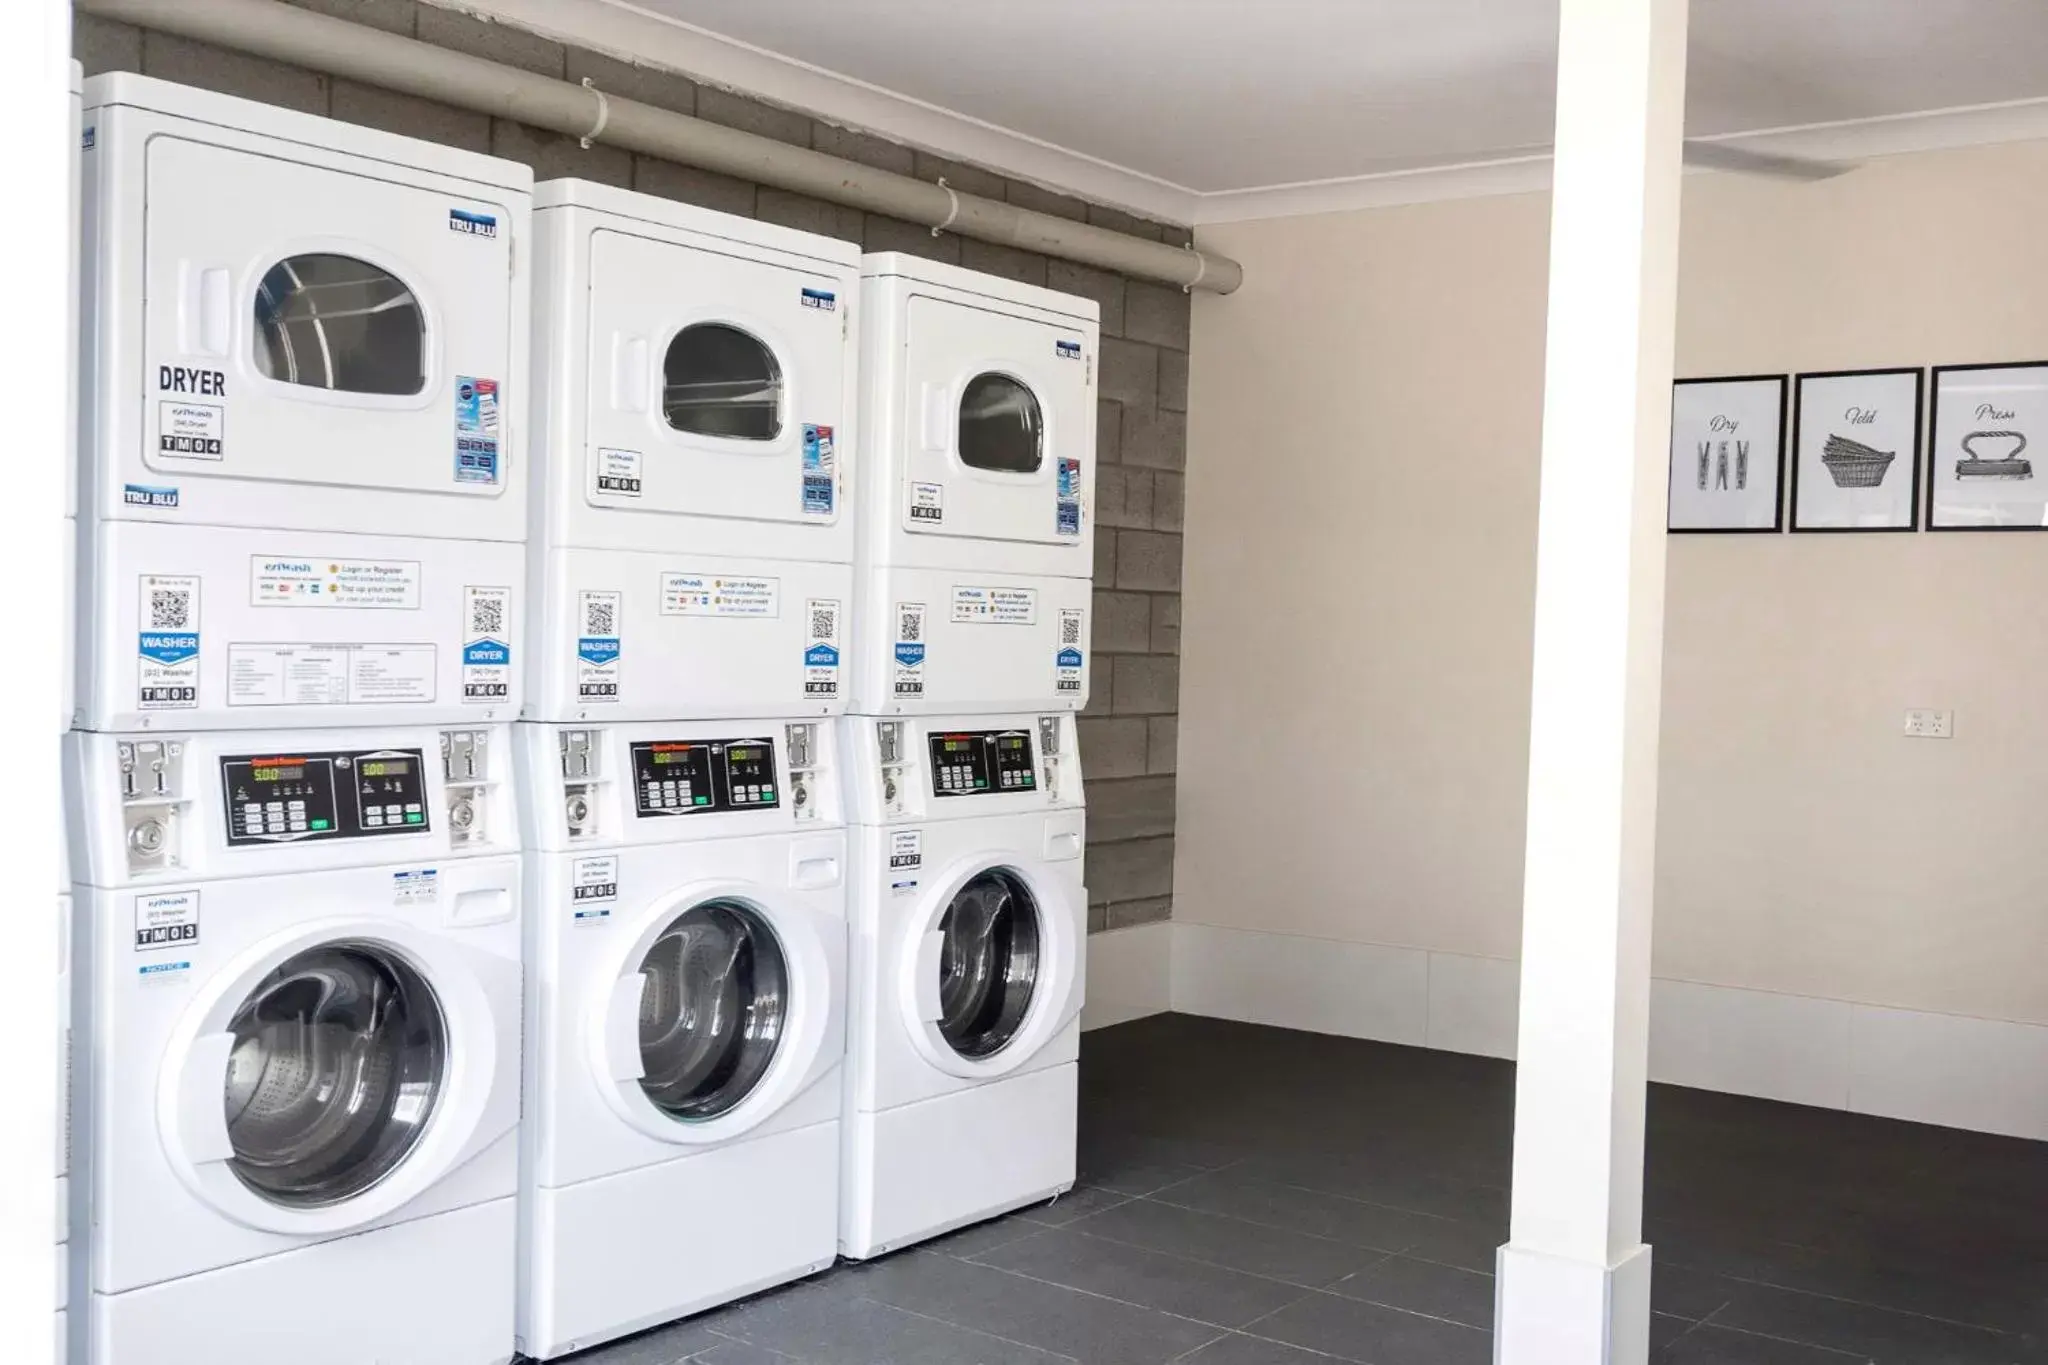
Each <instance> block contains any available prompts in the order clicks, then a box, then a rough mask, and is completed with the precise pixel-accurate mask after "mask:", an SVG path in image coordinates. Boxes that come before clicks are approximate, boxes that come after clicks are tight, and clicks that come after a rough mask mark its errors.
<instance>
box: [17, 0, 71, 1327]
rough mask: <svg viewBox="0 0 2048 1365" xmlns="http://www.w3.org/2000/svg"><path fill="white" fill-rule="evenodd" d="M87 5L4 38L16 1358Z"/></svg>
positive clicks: (48, 945) (46, 2) (43, 971)
mask: <svg viewBox="0 0 2048 1365" xmlns="http://www.w3.org/2000/svg"><path fill="white" fill-rule="evenodd" d="M70 81H71V7H70V5H69V4H68V3H66V0H15V3H13V4H11V5H9V6H8V8H7V20H6V35H5V41H4V42H0V124H4V125H5V126H6V127H7V128H8V129H9V131H10V133H11V134H12V138H11V141H10V144H9V145H10V151H11V155H10V157H9V163H8V171H9V184H8V197H9V204H8V211H7V227H6V231H5V241H6V242H7V245H8V256H9V262H10V265H11V266H12V268H11V269H10V270H9V271H8V301H9V307H8V325H7V327H6V329H5V331H4V332H0V337H4V340H0V373H4V374H5V375H6V376H7V445H8V453H9V455H10V457H11V458H10V459H9V460H8V488H7V501H6V519H5V531H4V533H0V582H4V583H6V584H7V585H8V593H7V598H8V635H9V637H10V639H9V642H8V643H9V648H8V654H9V657H10V658H11V660H12V661H13V662H12V664H11V666H10V667H8V668H7V669H5V670H0V714H4V715H5V716H7V717H8V721H9V727H10V730H9V741H8V764H7V768H8V771H7V786H8V795H7V797H6V799H5V800H4V801H0V866H5V867H6V868H8V869H9V871H10V872H11V873H12V874H13V875H14V876H15V879H16V880H15V884H14V886H13V887H11V888H10V889H11V890H12V891H13V892H14V894H13V895H12V896H11V897H10V901H11V904H10V906H9V909H8V916H7V960H8V964H9V968H10V970H9V971H8V974H7V984H6V987H5V989H0V1095H4V1096H5V1097H6V1118H5V1121H4V1122H0V1323H5V1324H6V1325H7V1334H8V1335H7V1340H8V1347H7V1351H6V1356H7V1358H8V1359H10V1360H24V1361H45V1360H49V1359H50V1358H51V1350H52V1344H51V1342H52V1338H51V1334H52V1333H53V1332H54V1331H55V1324H56V1319H55V1311H56V1306H57V1300H56V1288H57V1267H56V1253H57V1248H56V1232H57V1222H56V1220H57V1204H56V1191H57V1180H56V1176H57V1112H56V1110H57V1053H58V1032H57V945H58V938H57V881H58V868H59V857H58V854H57V809H58V796H57V792H58V775H57V735H58V731H59V729H60V728H61V725H60V722H59V720H58V712H59V710H60V705H59V700H58V698H59V691H60V683H59V677H60V671H59V663H60V658H61V647H60V644H59V640H60V631H59V615H60V611H61V607H60V598H59V591H60V576H61V575H65V574H69V573H70V572H71V571H72V566H71V565H70V564H69V563H67V562H66V561H65V558H64V555H63V553H62V544H63V541H62V525H63V523H62V520H61V518H62V515H63V505H64V483H63V477H64V471H65V466H66V463H67V455H66V451H67V449H68V446H67V442H68V440H69V438H70V434H71V428H72V421H73V419H72V414H71V409H70V402H69V395H70V392H71V390H70V387H69V380H68V375H69V372H70V369H71V366H72V365H73V363H74V362H75V360H76V356H75V355H74V354H73V352H72V349H71V347H70V345H69V344H67V328H68V326H69V322H68V318H69V309H70V304H69V297H68V296H69V292H70V287H71V277H70V271H69V268H68V262H69V252H70V250H71V237H72V228H71V222H70V210H69V204H70V200H71V170H70V166H71V159H72V158H73V157H74V156H75V155H76V154H77V148H76V143H75V142H74V141H73V139H72V134H71V109H70V98H71V97H70Z"/></svg>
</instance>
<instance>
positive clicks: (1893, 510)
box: [1792, 368, 1923, 531]
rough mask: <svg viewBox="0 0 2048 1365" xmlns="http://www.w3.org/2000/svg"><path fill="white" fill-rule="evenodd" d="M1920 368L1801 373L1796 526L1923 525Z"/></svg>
mask: <svg viewBox="0 0 2048 1365" xmlns="http://www.w3.org/2000/svg"><path fill="white" fill-rule="evenodd" d="M1922 378H1923V373H1922V371H1921V370H1919V369H1918V368H1915V369H1909V370H1832V371H1828V372H1826V373H1818V374H1802V375H1800V376H1799V378H1798V381H1797V386H1798V387H1797V391H1796V393H1795V394H1794V399H1793V418H1792V529H1793V530H1794V531H1911V530H1914V529H1915V528H1917V527H1918V526H1919V524H1920V395H1921V391H1922V389H1921V379H1922Z"/></svg>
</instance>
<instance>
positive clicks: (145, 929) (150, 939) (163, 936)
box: [135, 891, 199, 953]
mask: <svg viewBox="0 0 2048 1365" xmlns="http://www.w3.org/2000/svg"><path fill="white" fill-rule="evenodd" d="M197 942H199V893H198V892H197V891H152V892H150V893H149V894H148V895H144V896H137V897H136V898H135V951H136V952H138V953H147V952H151V951H153V950H155V949H158V948H182V947H185V946H187V945H189V944H193V943H197Z"/></svg>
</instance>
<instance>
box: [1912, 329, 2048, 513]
mask: <svg viewBox="0 0 2048 1365" xmlns="http://www.w3.org/2000/svg"><path fill="white" fill-rule="evenodd" d="M2044 447H2048V361H2040V362H2036V363H2031V364H2024V365H1941V366H1937V367H1936V368H1935V371H1934V422H1933V425H1932V428H1931V431H1930V434H1929V436H1928V440H1927V450H1928V459H1927V465H1928V472H1927V529H1928V530H1930V531H2043V530H2048V468H2044V467H2043V464H2042V461H2043V460H2044V459H2048V448H2044Z"/></svg>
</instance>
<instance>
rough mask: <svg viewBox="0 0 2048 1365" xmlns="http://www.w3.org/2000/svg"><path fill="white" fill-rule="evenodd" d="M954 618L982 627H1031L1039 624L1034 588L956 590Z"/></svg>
mask: <svg viewBox="0 0 2048 1365" xmlns="http://www.w3.org/2000/svg"><path fill="white" fill-rule="evenodd" d="M953 619H954V620H955V621H959V622H965V623H968V624H973V625H983V626H1029V625H1036V624H1037V622H1038V592H1037V590H1036V589H1035V588H977V587H971V586H968V585H965V584H955V585H954V587H953Z"/></svg>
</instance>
